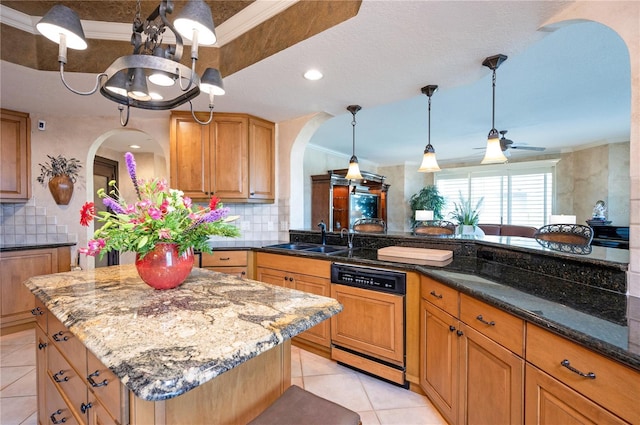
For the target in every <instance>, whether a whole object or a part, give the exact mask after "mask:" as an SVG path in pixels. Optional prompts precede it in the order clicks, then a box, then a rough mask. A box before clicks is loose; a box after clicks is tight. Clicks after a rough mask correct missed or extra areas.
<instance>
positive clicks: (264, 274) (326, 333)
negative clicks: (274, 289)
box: [256, 253, 331, 349]
mask: <svg viewBox="0 0 640 425" xmlns="http://www.w3.org/2000/svg"><path fill="white" fill-rule="evenodd" d="M291 258H292V257H290V256H287V255H277V254H267V253H258V256H257V261H256V280H259V281H260V282H265V283H269V284H271V285H277V286H283V287H285V288H291V289H297V290H299V291H303V292H309V293H311V294H315V295H322V296H325V297H330V296H331V280H330V279H329V276H330V271H329V264H330V263H329V262H328V261H321V260H312V259H301V258H296V261H295V263H294V262H293V261H291ZM292 269H293V270H294V271H291V270H292ZM300 272H302V273H300ZM305 272H306V273H305ZM294 340H295V341H304V342H309V343H311V344H315V345H316V346H317V347H321V348H325V349H329V347H331V321H330V320H325V321H323V322H322V323H320V324H318V325H316V326H314V327H312V328H311V329H309V330H307V331H305V332H303V333H301V334H299V335H298V336H296V337H295V338H294Z"/></svg>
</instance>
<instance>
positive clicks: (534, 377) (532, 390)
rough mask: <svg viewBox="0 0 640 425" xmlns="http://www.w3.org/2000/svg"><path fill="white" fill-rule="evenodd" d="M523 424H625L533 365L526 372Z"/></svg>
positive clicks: (528, 366)
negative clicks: (525, 401)
mask: <svg viewBox="0 0 640 425" xmlns="http://www.w3.org/2000/svg"><path fill="white" fill-rule="evenodd" d="M525 382H526V394H527V403H526V413H525V421H526V423H527V424H541V425H542V424H548V425H552V424H562V425H604V424H628V423H629V422H626V421H623V420H622V419H620V418H618V417H616V416H614V415H613V414H611V413H610V412H608V411H607V410H605V409H603V408H602V407H601V406H599V405H597V404H596V403H594V402H593V401H591V400H589V399H588V398H586V397H584V396H583V395H581V394H580V393H578V392H577V391H574V390H572V389H571V388H569V387H568V386H566V385H564V384H563V383H561V382H560V381H558V380H557V379H555V378H552V377H551V376H549V375H547V374H546V373H544V372H542V371H541V370H539V369H537V368H535V367H534V366H531V365H529V364H528V365H527V372H526V378H525Z"/></svg>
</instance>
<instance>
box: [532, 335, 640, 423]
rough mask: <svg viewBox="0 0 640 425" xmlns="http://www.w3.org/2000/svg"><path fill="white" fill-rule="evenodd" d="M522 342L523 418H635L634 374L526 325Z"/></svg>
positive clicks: (638, 412)
mask: <svg viewBox="0 0 640 425" xmlns="http://www.w3.org/2000/svg"><path fill="white" fill-rule="evenodd" d="M526 345H527V356H526V359H527V362H528V363H530V364H531V365H533V366H535V367H532V366H529V367H528V369H527V384H526V385H527V399H526V418H527V422H529V423H537V424H552V423H559V422H557V420H558V419H559V418H562V419H563V420H565V422H563V423H599V424H600V423H602V424H604V423H626V422H630V423H637V421H638V418H640V404H638V401H637V395H638V394H640V373H638V372H637V371H635V370H633V369H630V368H628V367H626V366H623V365H621V364H619V363H617V362H614V361H612V360H609V359H607V358H605V357H603V356H601V355H599V354H597V353H594V352H593V351H591V350H588V349H586V348H584V347H582V346H580V345H578V344H575V343H573V342H571V341H569V340H567V339H565V338H563V337H561V336H559V335H556V334H553V333H551V332H548V331H546V330H544V329H542V328H540V327H538V326H535V325H532V324H527V343H526ZM609 412H610V413H609ZM611 413H612V414H613V415H612V414H611ZM583 417H586V418H588V420H587V421H584V422H583V419H582V418H583ZM625 421H626V422H625Z"/></svg>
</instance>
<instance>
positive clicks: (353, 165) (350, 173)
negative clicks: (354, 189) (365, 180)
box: [345, 155, 362, 180]
mask: <svg viewBox="0 0 640 425" xmlns="http://www.w3.org/2000/svg"><path fill="white" fill-rule="evenodd" d="M345 179H347V180H362V174H360V167H359V166H358V158H357V157H356V156H355V155H353V156H352V157H351V159H350V160H349V169H348V170H347V175H346V176H345Z"/></svg>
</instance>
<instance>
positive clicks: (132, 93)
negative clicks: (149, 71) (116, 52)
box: [127, 68, 151, 100]
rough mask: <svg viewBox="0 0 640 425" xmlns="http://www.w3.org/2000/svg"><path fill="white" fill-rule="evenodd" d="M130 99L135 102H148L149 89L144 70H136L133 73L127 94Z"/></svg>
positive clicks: (149, 97)
mask: <svg viewBox="0 0 640 425" xmlns="http://www.w3.org/2000/svg"><path fill="white" fill-rule="evenodd" d="M127 94H128V95H129V97H130V98H132V99H136V100H150V99H151V96H149V89H148V88H147V77H146V76H145V75H144V69H142V68H136V69H135V70H134V71H133V80H132V81H131V87H130V89H129V91H128V92H127Z"/></svg>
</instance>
